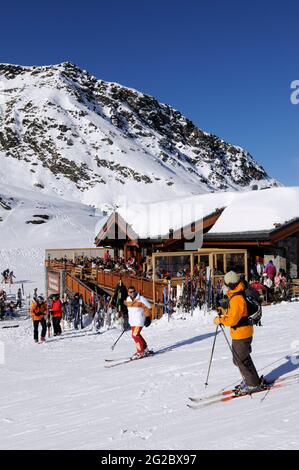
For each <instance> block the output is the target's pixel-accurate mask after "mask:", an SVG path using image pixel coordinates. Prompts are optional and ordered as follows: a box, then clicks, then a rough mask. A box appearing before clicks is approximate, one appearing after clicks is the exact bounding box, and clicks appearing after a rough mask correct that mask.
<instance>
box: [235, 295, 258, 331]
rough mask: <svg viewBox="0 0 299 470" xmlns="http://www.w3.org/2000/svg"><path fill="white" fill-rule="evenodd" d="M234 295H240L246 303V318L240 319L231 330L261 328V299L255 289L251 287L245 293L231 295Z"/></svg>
mask: <svg viewBox="0 0 299 470" xmlns="http://www.w3.org/2000/svg"><path fill="white" fill-rule="evenodd" d="M236 295H242V297H243V298H244V299H245V301H246V305H247V312H248V316H247V317H242V318H241V319H240V320H239V322H238V323H237V324H236V325H235V326H233V327H232V328H233V329H237V328H239V327H240V326H248V325H251V326H257V325H258V326H262V322H261V320H262V305H261V298H260V295H259V293H258V291H257V290H256V289H254V288H253V287H250V286H249V287H248V288H247V289H246V290H245V291H242V292H236V293H235V294H233V295H232V297H235V296H236ZM232 297H231V298H232Z"/></svg>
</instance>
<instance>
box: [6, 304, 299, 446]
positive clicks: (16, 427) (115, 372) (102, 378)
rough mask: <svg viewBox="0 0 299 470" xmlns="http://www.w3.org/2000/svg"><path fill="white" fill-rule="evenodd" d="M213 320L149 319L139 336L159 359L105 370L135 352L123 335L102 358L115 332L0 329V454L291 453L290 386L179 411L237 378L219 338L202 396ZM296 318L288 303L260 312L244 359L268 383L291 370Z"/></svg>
mask: <svg viewBox="0 0 299 470" xmlns="http://www.w3.org/2000/svg"><path fill="white" fill-rule="evenodd" d="M212 316H213V315H211V317H210V316H206V317H204V316H203V315H202V314H198V313H196V314H195V315H194V316H193V317H190V316H189V317H187V318H186V319H185V320H184V319H182V318H181V319H180V318H179V317H180V315H178V316H177V318H176V319H172V320H171V321H170V322H169V323H168V322H167V319H166V318H164V319H162V320H159V321H155V322H154V323H152V325H151V326H150V327H149V328H147V329H145V332H144V334H145V337H146V339H147V341H148V343H149V345H150V346H151V347H153V348H155V349H162V351H163V353H161V354H158V355H156V356H154V357H151V358H148V359H144V360H141V361H136V362H134V363H130V364H126V365H122V366H119V367H115V368H114V369H105V368H104V358H106V357H122V356H127V355H129V354H131V353H132V351H133V350H134V347H133V343H132V339H131V337H130V334H129V333H127V334H126V335H125V336H124V337H123V338H122V339H121V341H120V342H119V343H118V345H117V347H116V349H115V351H114V352H113V353H112V352H111V349H110V346H111V344H113V342H114V341H115V339H116V338H117V336H118V335H119V333H120V331H119V330H118V329H111V330H109V331H103V334H101V335H94V334H92V331H91V330H88V329H87V330H86V331H84V330H83V331H81V330H80V331H79V332H76V333H75V332H74V331H72V330H71V331H67V332H64V333H63V335H62V337H60V338H58V339H56V338H55V339H50V340H49V341H48V342H47V343H46V344H44V345H36V344H33V342H32V328H31V322H30V321H23V322H20V324H21V326H20V327H19V328H17V329H11V330H3V329H1V330H0V339H1V340H2V341H3V342H4V345H5V364H3V365H0V372H1V373H0V389H1V408H0V433H1V440H0V448H1V449H32V448H33V449H172V450H177V449H298V448H299V405H298V399H297V397H298V391H299V385H298V384H294V385H292V386H289V387H285V388H281V389H277V390H275V391H271V392H269V393H267V394H266V393H262V394H258V395H254V396H253V397H252V398H247V397H246V398H241V399H238V400H236V401H233V402H230V403H226V404H219V405H213V406H210V407H208V408H206V409H202V410H200V411H199V410H197V411H194V410H190V409H188V408H187V407H186V403H187V397H188V396H194V395H198V394H204V393H211V392H215V391H218V390H220V389H222V388H223V387H225V386H228V385H231V384H232V383H233V382H235V381H236V380H238V379H239V375H238V371H237V369H236V368H235V367H234V366H233V364H232V361H231V357H230V351H229V349H228V346H227V344H226V342H225V340H224V338H223V337H222V336H221V335H219V337H218V339H217V342H216V349H215V358H214V361H213V364H212V370H211V376H210V385H209V387H208V389H207V391H206V392H205V391H204V382H205V379H206V372H207V366H208V360H209V355H210V351H211V346H212V340H213V332H214V331H215V328H214V325H213V324H212ZM297 317H298V304H297V303H293V304H291V303H282V304H281V305H275V306H271V307H265V309H264V321H263V324H264V326H263V327H262V328H256V329H255V340H254V345H253V349H254V354H253V357H254V361H255V363H256V366H257V367H258V368H259V370H260V372H261V373H263V374H266V375H267V376H268V377H275V376H278V375H288V374H292V373H295V372H299V370H298V367H299V365H298V360H297V361H293V362H294V363H292V362H291V360H290V357H289V355H290V354H293V353H294V351H295V349H297V350H298V344H299V338H298V334H297V333H296V331H295V330H294V324H296V323H297ZM1 326H2V324H1V325H0V327H1ZM273 338H275V341H274V340H273ZM296 362H297V363H296Z"/></svg>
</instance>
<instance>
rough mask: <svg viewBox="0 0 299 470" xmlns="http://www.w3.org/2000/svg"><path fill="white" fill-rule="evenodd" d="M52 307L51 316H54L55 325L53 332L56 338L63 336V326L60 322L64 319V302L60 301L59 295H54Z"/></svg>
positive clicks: (53, 322)
mask: <svg viewBox="0 0 299 470" xmlns="http://www.w3.org/2000/svg"><path fill="white" fill-rule="evenodd" d="M52 298H53V300H52V305H51V315H52V324H53V331H54V333H53V334H54V336H60V335H61V326H60V322H61V319H62V314H63V312H62V302H61V300H60V296H59V294H54V295H53V296H52Z"/></svg>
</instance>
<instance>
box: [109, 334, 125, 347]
mask: <svg viewBox="0 0 299 470" xmlns="http://www.w3.org/2000/svg"><path fill="white" fill-rule="evenodd" d="M125 331H126V330H123V331H122V332H121V334H120V335H119V337H118V338H117V340H116V341H115V343H114V344H113V345H112V346H111V349H112V351H113V349H114V348H115V346H116V344H117V343H118V341H119V340H120V338H121V337H122V335H123V334H124V333H125Z"/></svg>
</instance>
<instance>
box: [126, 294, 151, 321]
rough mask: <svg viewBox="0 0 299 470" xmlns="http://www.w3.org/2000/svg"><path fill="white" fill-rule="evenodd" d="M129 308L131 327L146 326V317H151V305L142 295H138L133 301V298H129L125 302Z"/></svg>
mask: <svg viewBox="0 0 299 470" xmlns="http://www.w3.org/2000/svg"><path fill="white" fill-rule="evenodd" d="M125 304H126V306H127V307H128V313H129V324H130V326H144V320H145V317H151V315H152V308H151V304H150V303H149V302H148V300H146V298H145V297H143V296H142V295H140V294H137V295H136V297H135V299H134V300H133V301H132V299H131V297H130V296H129V297H127V300H126V301H125Z"/></svg>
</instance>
